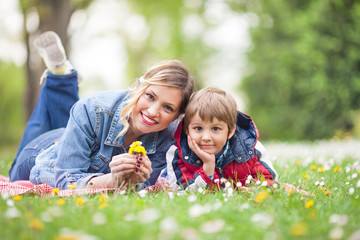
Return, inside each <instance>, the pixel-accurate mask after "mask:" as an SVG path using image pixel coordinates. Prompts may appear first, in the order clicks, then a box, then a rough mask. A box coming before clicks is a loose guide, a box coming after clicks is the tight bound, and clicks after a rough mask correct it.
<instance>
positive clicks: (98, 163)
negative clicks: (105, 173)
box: [89, 153, 111, 173]
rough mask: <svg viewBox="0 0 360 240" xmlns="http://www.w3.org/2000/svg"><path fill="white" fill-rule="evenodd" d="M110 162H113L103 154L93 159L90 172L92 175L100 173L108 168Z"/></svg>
mask: <svg viewBox="0 0 360 240" xmlns="http://www.w3.org/2000/svg"><path fill="white" fill-rule="evenodd" d="M110 160H111V158H108V157H105V156H104V155H102V154H101V153H99V154H97V155H96V156H95V157H94V158H93V159H91V163H90V169H89V172H91V173H94V172H99V171H101V170H102V169H103V168H104V167H106V168H107V166H108V165H109V162H110Z"/></svg>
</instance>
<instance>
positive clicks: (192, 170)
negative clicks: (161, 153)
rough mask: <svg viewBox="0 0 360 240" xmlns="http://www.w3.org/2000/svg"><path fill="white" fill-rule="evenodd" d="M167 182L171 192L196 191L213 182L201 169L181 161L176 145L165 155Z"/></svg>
mask: <svg viewBox="0 0 360 240" xmlns="http://www.w3.org/2000/svg"><path fill="white" fill-rule="evenodd" d="M166 163H167V180H168V181H169V184H170V188H171V189H172V190H179V189H184V190H189V191H196V190H197V189H198V188H205V187H206V186H207V185H208V184H212V183H213V181H212V180H211V178H210V177H208V176H207V174H206V173H205V171H204V170H203V168H202V167H201V168H200V169H199V167H196V166H193V165H191V164H189V163H186V162H185V161H183V159H182V156H181V153H179V150H178V148H177V147H176V145H173V146H172V147H170V149H169V151H168V153H167V154H166Z"/></svg>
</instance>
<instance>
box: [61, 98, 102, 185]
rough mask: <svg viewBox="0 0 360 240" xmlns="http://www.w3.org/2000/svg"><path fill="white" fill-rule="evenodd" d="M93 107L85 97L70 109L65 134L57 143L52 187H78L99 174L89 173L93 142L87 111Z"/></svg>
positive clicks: (90, 114) (93, 130) (93, 123)
mask: <svg viewBox="0 0 360 240" xmlns="http://www.w3.org/2000/svg"><path fill="white" fill-rule="evenodd" d="M89 106H91V107H92V106H93V105H92V102H91V100H90V99H89V98H84V99H81V100H79V101H78V102H77V103H75V104H74V106H73V107H72V108H71V111H70V119H69V122H68V124H67V127H66V129H65V133H64V135H63V136H62V138H61V140H60V141H59V143H58V146H57V147H58V148H59V149H58V156H57V158H58V159H57V162H56V165H55V181H56V187H58V188H61V189H67V188H68V186H69V185H71V184H73V183H74V184H76V186H77V187H78V188H82V187H84V186H85V185H86V183H87V182H88V181H89V180H90V178H92V177H95V176H99V175H102V174H103V173H89V172H88V169H89V167H90V164H91V160H90V157H89V156H90V155H91V149H92V148H93V147H94V146H95V145H96V142H97V141H96V132H95V129H96V126H95V121H94V119H95V116H94V115H93V114H92V113H90V112H89V111H88V107H89Z"/></svg>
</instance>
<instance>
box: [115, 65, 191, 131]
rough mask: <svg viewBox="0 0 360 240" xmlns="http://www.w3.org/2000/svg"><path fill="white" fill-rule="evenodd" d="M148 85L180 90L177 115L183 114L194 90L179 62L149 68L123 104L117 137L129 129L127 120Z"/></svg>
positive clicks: (184, 67) (188, 75) (183, 66)
mask: <svg viewBox="0 0 360 240" xmlns="http://www.w3.org/2000/svg"><path fill="white" fill-rule="evenodd" d="M150 85H160V86H166V87H175V88H178V89H180V90H181V94H182V96H181V99H182V100H181V105H180V110H179V113H180V114H181V113H184V111H185V108H186V105H187V103H188V102H189V98H190V96H191V94H192V92H193V90H194V85H195V80H194V78H193V77H192V76H191V75H190V73H189V71H188V69H187V68H186V66H185V65H184V64H183V63H182V62H181V61H179V60H167V61H162V62H159V63H157V64H155V65H154V66H152V67H150V69H148V70H147V72H146V73H145V74H144V75H143V76H141V77H140V78H138V79H137V81H136V83H135V87H134V88H133V89H132V90H131V94H130V97H129V99H128V100H127V101H126V102H125V103H124V108H123V110H122V111H121V117H120V121H121V123H122V124H123V125H124V128H123V129H122V131H121V132H120V133H119V135H118V136H117V137H119V136H121V135H124V134H125V133H126V132H127V130H128V129H129V127H130V124H129V122H128V119H129V117H130V115H131V113H132V111H133V109H134V106H135V105H136V103H137V101H138V100H139V98H140V96H141V95H142V94H144V92H145V90H146V89H147V88H148V87H149V86H150Z"/></svg>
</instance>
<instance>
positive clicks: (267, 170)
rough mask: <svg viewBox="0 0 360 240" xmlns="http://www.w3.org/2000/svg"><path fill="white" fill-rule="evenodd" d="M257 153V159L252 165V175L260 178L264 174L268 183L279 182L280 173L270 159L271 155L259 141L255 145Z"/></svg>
mask: <svg viewBox="0 0 360 240" xmlns="http://www.w3.org/2000/svg"><path fill="white" fill-rule="evenodd" d="M255 153H256V155H257V160H256V161H254V164H253V165H252V167H251V175H252V176H253V178H255V179H258V180H260V179H261V176H264V178H265V180H266V181H267V183H268V184H267V185H268V186H269V185H272V184H274V183H276V182H277V180H278V174H277V172H276V170H275V168H274V166H273V164H272V162H271V161H270V158H269V155H268V153H267V151H266V149H265V147H264V146H263V145H262V144H261V143H260V141H258V142H257V143H256V145H255Z"/></svg>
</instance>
